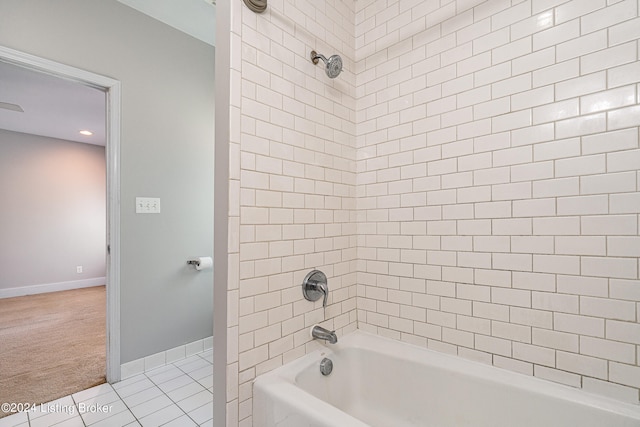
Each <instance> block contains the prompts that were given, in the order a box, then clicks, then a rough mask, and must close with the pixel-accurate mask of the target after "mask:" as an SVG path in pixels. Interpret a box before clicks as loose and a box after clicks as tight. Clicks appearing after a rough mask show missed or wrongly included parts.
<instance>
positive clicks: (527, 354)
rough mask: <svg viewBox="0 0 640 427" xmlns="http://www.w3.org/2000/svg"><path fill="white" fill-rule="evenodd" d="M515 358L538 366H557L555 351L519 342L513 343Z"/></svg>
mask: <svg viewBox="0 0 640 427" xmlns="http://www.w3.org/2000/svg"><path fill="white" fill-rule="evenodd" d="M513 357H514V358H515V359H519V360H525V361H527V362H531V363H535V364H536V365H544V366H555V364H556V361H555V359H556V352H555V351H554V350H552V349H549V348H545V347H540V346H537V345H530V344H524V343H519V342H514V343H513Z"/></svg>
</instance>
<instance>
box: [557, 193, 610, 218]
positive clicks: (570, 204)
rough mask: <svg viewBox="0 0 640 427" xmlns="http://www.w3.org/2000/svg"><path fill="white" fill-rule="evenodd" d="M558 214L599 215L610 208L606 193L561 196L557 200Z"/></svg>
mask: <svg viewBox="0 0 640 427" xmlns="http://www.w3.org/2000/svg"><path fill="white" fill-rule="evenodd" d="M557 208H558V215H597V214H606V213H607V212H608V210H609V207H608V198H607V196H606V195H599V196H578V197H561V198H558V202H557Z"/></svg>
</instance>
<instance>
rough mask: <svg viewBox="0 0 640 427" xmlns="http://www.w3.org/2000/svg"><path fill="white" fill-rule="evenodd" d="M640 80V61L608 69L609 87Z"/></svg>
mask: <svg viewBox="0 0 640 427" xmlns="http://www.w3.org/2000/svg"><path fill="white" fill-rule="evenodd" d="M638 81H640V61H635V62H632V63H631V64H627V65H622V66H620V67H614V68H609V69H608V70H607V85H608V87H609V88H613V87H618V86H624V85H627V84H629V83H637V82H638Z"/></svg>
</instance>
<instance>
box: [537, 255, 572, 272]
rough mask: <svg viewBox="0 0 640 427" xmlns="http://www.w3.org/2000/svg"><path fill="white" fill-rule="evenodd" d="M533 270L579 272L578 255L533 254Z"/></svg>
mask: <svg viewBox="0 0 640 427" xmlns="http://www.w3.org/2000/svg"><path fill="white" fill-rule="evenodd" d="M533 271H536V272H541V273H559V274H580V257H578V256H567V255H533Z"/></svg>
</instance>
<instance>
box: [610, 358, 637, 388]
mask: <svg viewBox="0 0 640 427" xmlns="http://www.w3.org/2000/svg"><path fill="white" fill-rule="evenodd" d="M608 379H609V381H613V382H614V383H619V384H624V385H628V386H631V387H636V388H640V366H632V365H626V364H622V363H616V362H609V378H608Z"/></svg>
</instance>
